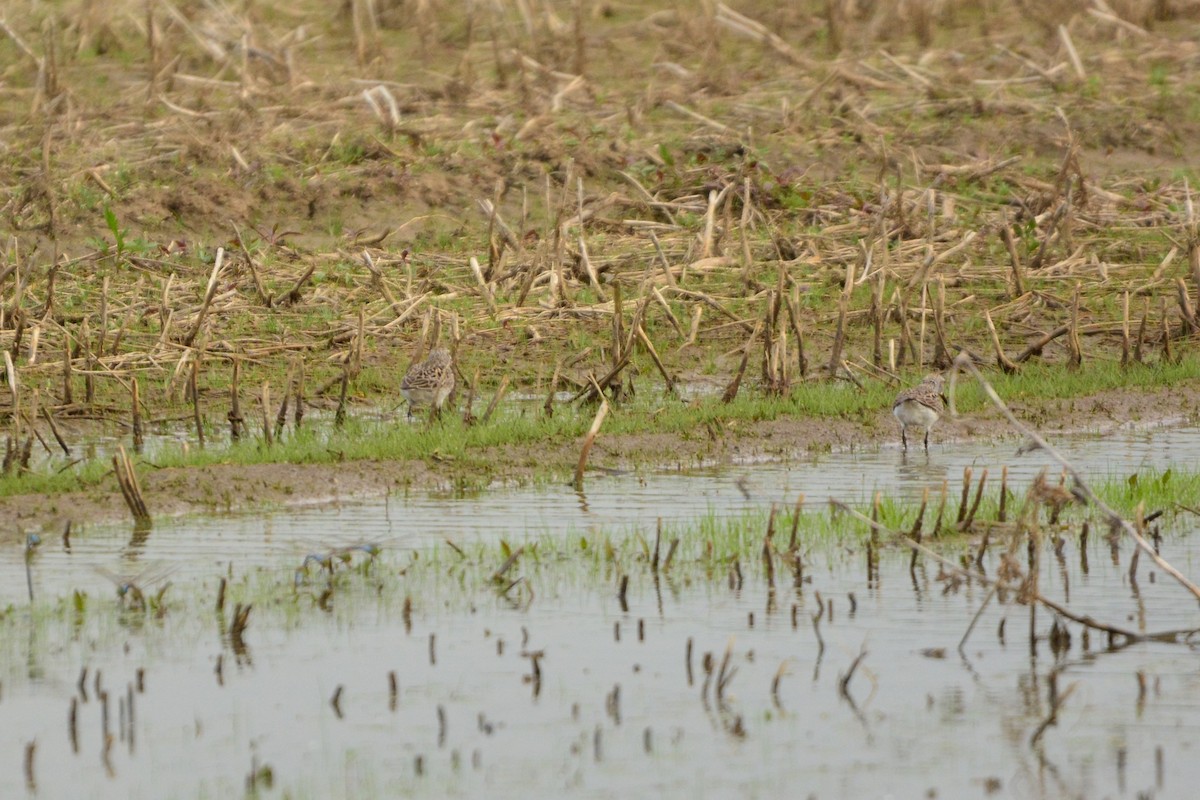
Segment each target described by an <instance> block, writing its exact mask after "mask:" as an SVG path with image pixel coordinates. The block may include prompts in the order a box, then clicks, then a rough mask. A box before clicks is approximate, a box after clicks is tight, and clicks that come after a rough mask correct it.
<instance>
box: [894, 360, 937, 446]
mask: <svg viewBox="0 0 1200 800" xmlns="http://www.w3.org/2000/svg"><path fill="white" fill-rule="evenodd" d="M945 385H946V379H945V378H944V377H943V376H942V375H940V374H938V373H936V372H935V373H932V374H930V375H926V376H925V380H923V381H921V382H920V383H919V384H917V385H916V386H914V387H912V388H911V389H905V390H904V391H902V392H900V394H898V395H896V401H895V402H894V403H892V416H894V417H895V418H896V419H897V420H898V421H899V422H900V441H901V442H902V443H903V444H904V449H905V450H908V436H907V435H906V433H907V431H908V429H909V428H924V429H925V451H926V452H929V429H930V428H932V427H933V423H935V422H937V421H938V418H939V417H940V416H941V415H942V411H943V410H944V409H945V406H944V405H942V393H943V387H944V386H945Z"/></svg>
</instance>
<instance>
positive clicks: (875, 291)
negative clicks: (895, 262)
mask: <svg viewBox="0 0 1200 800" xmlns="http://www.w3.org/2000/svg"><path fill="white" fill-rule="evenodd" d="M878 275H879V277H878V278H876V279H875V282H874V283H873V284H872V286H871V323H872V325H873V326H874V336H873V341H872V343H871V361H872V363H873V364H875V366H876V367H878V368H880V369H882V368H883V318H884V313H883V289H884V286H883V283H884V280H885V275H884V271H883V270H882V269H881V270H879V272H878Z"/></svg>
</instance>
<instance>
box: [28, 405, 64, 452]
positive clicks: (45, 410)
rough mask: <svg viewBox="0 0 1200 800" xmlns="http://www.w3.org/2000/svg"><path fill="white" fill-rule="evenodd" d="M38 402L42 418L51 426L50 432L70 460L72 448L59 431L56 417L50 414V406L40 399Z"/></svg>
mask: <svg viewBox="0 0 1200 800" xmlns="http://www.w3.org/2000/svg"><path fill="white" fill-rule="evenodd" d="M34 397H35V398H37V393H36V392H35V393H34ZM36 402H37V404H38V408H39V409H40V410H41V414H42V416H43V417H45V418H46V424H47V425H49V426H50V432H51V433H52V434H54V439H55V440H56V441H57V442H58V446H59V447H61V448H62V451H63V455H65V456H67V458H70V457H71V448H70V447H68V446H67V442H66V440H65V439H63V435H62V432H61V431H59V429H58V423H57V422H55V421H54V415H53V414H52V413H50V406H48V405H45V404H43V403H42V402H41V400H40V399H37V400H36ZM36 410H37V409H35V411H36Z"/></svg>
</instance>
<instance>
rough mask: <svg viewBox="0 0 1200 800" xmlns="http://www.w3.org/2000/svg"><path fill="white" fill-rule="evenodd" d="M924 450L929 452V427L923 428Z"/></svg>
mask: <svg viewBox="0 0 1200 800" xmlns="http://www.w3.org/2000/svg"><path fill="white" fill-rule="evenodd" d="M925 452H926V453H928V452H929V428H926V429H925Z"/></svg>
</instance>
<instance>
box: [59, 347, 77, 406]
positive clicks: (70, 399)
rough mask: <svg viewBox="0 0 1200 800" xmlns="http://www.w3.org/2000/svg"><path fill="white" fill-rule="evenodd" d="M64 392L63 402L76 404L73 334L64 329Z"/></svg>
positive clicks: (67, 404) (68, 404)
mask: <svg viewBox="0 0 1200 800" xmlns="http://www.w3.org/2000/svg"><path fill="white" fill-rule="evenodd" d="M62 371H63V375H62V380H63V393H62V404H63V405H64V406H70V405H74V404H75V398H74V396H73V395H72V393H71V334H69V333H67V332H66V331H63V369H62Z"/></svg>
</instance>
